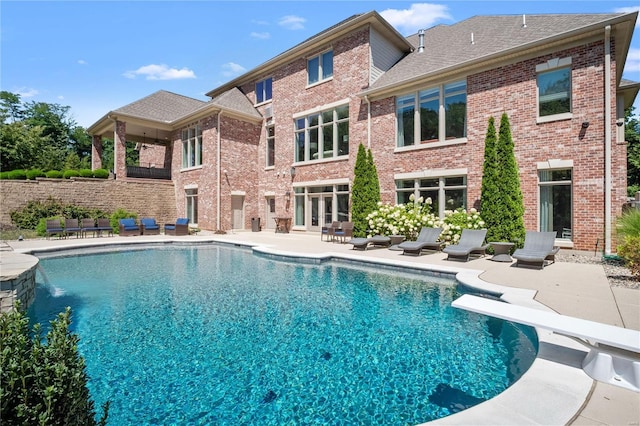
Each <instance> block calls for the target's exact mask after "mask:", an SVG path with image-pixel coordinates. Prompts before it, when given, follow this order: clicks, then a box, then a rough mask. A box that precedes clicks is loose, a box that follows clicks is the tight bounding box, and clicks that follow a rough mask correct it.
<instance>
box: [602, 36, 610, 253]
mask: <svg viewBox="0 0 640 426" xmlns="http://www.w3.org/2000/svg"><path fill="white" fill-rule="evenodd" d="M604 251H605V254H607V255H609V254H611V25H607V26H606V27H605V28H604Z"/></svg>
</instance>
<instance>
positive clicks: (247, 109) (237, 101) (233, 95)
mask: <svg viewBox="0 0 640 426" xmlns="http://www.w3.org/2000/svg"><path fill="white" fill-rule="evenodd" d="M208 103H209V105H215V106H217V107H218V108H220V109H222V110H231V111H236V112H239V113H241V114H244V115H248V116H250V117H255V118H257V119H261V118H262V115H260V113H259V112H258V111H257V110H256V108H255V107H254V106H253V104H252V103H251V101H250V100H249V98H247V97H246V96H245V95H244V93H242V92H241V91H240V89H238V88H237V87H233V88H231V89H229V90H227V91H226V92H224V93H222V94H221V95H219V96H216V97H215V98H213V99H211V100H210V101H209V102H208Z"/></svg>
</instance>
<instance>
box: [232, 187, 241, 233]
mask: <svg viewBox="0 0 640 426" xmlns="http://www.w3.org/2000/svg"><path fill="white" fill-rule="evenodd" d="M231 229H244V196H243V195H232V196H231Z"/></svg>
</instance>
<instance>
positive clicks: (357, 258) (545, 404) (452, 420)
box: [15, 236, 595, 425]
mask: <svg viewBox="0 0 640 426" xmlns="http://www.w3.org/2000/svg"><path fill="white" fill-rule="evenodd" d="M211 243H215V244H221V245H229V246H235V247H244V248H248V249H251V250H252V251H253V252H254V253H257V254H263V255H267V256H273V257H277V258H281V259H288V260H294V259H301V260H302V259H304V260H305V261H310V262H312V263H322V262H326V261H330V260H332V259H340V260H347V261H351V262H356V263H364V264H368V265H376V264H381V265H386V266H390V267H394V268H398V267H400V268H407V269H412V270H415V271H421V270H422V271H425V272H426V271H428V272H430V273H433V272H435V273H436V274H443V275H452V276H455V278H456V280H457V281H458V282H460V283H461V284H463V285H464V286H467V287H469V288H471V289H474V290H479V291H481V292H487V293H490V294H492V295H495V296H498V297H500V298H501V299H502V300H505V301H507V302H509V303H513V304H517V305H521V306H527V307H533V308H536V309H543V310H547V311H551V309H550V308H548V307H547V306H545V305H543V304H542V303H540V302H537V301H536V300H534V297H535V295H536V291H535V290H530V289H521V288H514V287H508V286H503V285H499V284H493V283H489V282H487V281H484V280H483V279H481V278H480V275H481V274H482V273H483V272H484V271H483V270H480V269H469V268H464V267H456V266H444V265H435V264H428V263H416V262H411V261H402V260H397V259H393V260H391V259H384V258H379V257H376V258H374V257H363V256H362V255H360V254H359V253H349V252H337V251H331V250H328V251H324V252H320V253H302V252H293V251H289V250H282V249H280V248H278V247H277V246H276V245H273V244H264V243H257V242H251V241H229V239H228V237H226V238H224V237H215V236H212V237H205V238H198V240H194V239H193V238H169V239H163V240H161V241H158V240H146V239H145V240H142V239H131V240H129V239H125V240H123V239H118V240H117V241H116V240H102V241H95V240H94V241H89V240H78V241H77V242H75V243H73V244H72V245H70V244H69V243H65V244H61V245H48V246H47V247H39V248H30V249H24V250H21V249H18V250H15V253H17V254H26V255H33V256H37V254H38V253H52V252H61V251H72V250H76V249H82V248H89V247H93V248H95V247H98V246H100V247H115V246H125V247H127V246H128V247H131V246H137V247H142V246H144V245H147V246H167V245H173V244H175V245H177V246H178V245H189V246H193V245H194V244H197V245H206V244H211ZM536 332H537V334H538V339H539V351H538V355H537V357H536V359H535V360H534V362H533V364H532V365H531V367H530V368H529V370H528V371H527V372H525V373H524V374H523V376H522V377H521V378H520V379H519V380H518V381H517V382H516V383H514V384H513V385H512V386H510V387H509V388H508V389H506V390H505V391H504V392H502V393H500V394H499V395H497V396H496V397H494V398H492V399H490V400H488V401H485V402H483V403H481V404H479V405H477V406H475V407H472V408H469V409H467V410H464V411H462V412H458V413H455V414H452V415H450V416H447V417H444V418H441V419H437V420H433V421H430V422H427V423H423V425H424V424H451V425H454V424H457V425H468V424H476V425H482V424H487V425H513V424H532V425H533V424H538V425H547V424H569V423H571V422H572V421H573V420H574V419H575V418H577V417H578V416H579V414H580V412H581V411H582V409H583V407H584V406H585V405H586V403H587V401H588V400H589V397H590V395H591V394H592V392H593V389H594V387H595V382H594V380H593V379H591V378H590V377H589V376H588V375H587V374H586V373H585V372H584V371H583V370H582V368H581V361H582V359H583V358H584V356H586V353H587V352H588V349H587V348H586V346H584V345H581V344H579V343H578V342H576V341H575V340H573V339H570V338H568V337H564V336H560V335H556V334H553V333H551V332H548V331H546V330H542V329H536ZM533 395H535V398H532V396H533Z"/></svg>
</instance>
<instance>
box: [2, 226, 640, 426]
mask: <svg viewBox="0 0 640 426" xmlns="http://www.w3.org/2000/svg"><path fill="white" fill-rule="evenodd" d="M170 241H179V242H181V243H188V242H205V241H218V242H225V243H232V244H239V245H250V246H255V247H256V249H257V250H261V251H267V252H270V253H275V254H281V255H286V256H294V257H295V256H298V257H300V256H304V257H309V256H310V257H319V258H323V257H331V256H334V257H341V258H347V259H355V260H360V261H368V262H378V263H384V264H392V265H399V266H402V265H406V266H411V267H414V268H424V269H430V270H440V271H443V272H450V273H460V275H458V278H459V279H461V278H462V280H464V281H465V282H466V281H467V280H468V281H470V282H473V283H474V285H477V286H479V287H484V288H486V289H487V290H490V291H498V292H500V293H504V295H505V296H504V297H505V298H506V299H507V300H508V301H509V302H511V303H516V304H522V305H528V306H535V305H537V307H542V308H544V309H549V310H553V311H556V312H558V313H561V314H564V315H570V316H574V317H578V318H584V319H588V320H592V321H598V322H602V323H606V324H611V325H616V326H620V327H626V328H631V329H635V330H640V290H630V289H625V288H611V287H610V286H609V284H608V281H607V278H606V275H605V273H604V270H603V268H602V266H600V265H596V264H577V263H566V262H560V261H558V262H556V263H555V264H553V265H550V266H548V267H546V268H544V269H543V270H531V269H524V268H516V267H514V266H513V265H510V264H508V263H506V264H505V263H499V262H492V261H490V260H489V259H488V258H482V259H476V260H472V261H470V262H464V263H463V262H452V261H447V260H445V257H446V255H444V254H442V253H435V254H429V255H423V256H419V257H412V256H403V255H402V254H401V252H397V251H391V250H388V249H380V248H373V249H369V250H366V251H356V250H352V249H351V247H352V246H351V245H349V244H338V243H330V242H323V241H320V238H319V235H318V234H317V233H290V234H275V233H274V232H273V230H265V231H261V232H244V231H242V232H236V233H230V234H224V235H214V234H208V235H206V234H205V233H201V234H200V235H198V236H188V237H170V236H164V235H158V236H146V237H145V236H139V237H102V238H84V239H76V238H69V239H66V240H25V241H12V242H9V245H10V246H11V247H12V248H13V251H12V252H9V251H1V252H0V275H2V276H3V277H6V276H9V275H12V274H13V273H15V272H16V271H19V270H20V269H21V268H23V267H24V266H25V265H28V264H29V261H28V259H26V263H25V258H24V257H23V256H21V255H20V253H32V252H35V253H37V252H39V251H48V250H60V249H64V248H69V247H83V246H84V247H86V246H93V245H105V244H106V245H111V244H114V245H118V244H138V243H149V242H170ZM539 337H540V341H541V343H540V351H539V355H538V358H537V359H536V361H535V362H534V364H533V365H532V367H531V368H530V370H529V371H528V372H527V373H526V374H525V375H524V376H523V377H522V378H521V379H520V380H519V381H518V382H517V383H516V384H514V385H513V386H512V387H510V388H509V389H508V390H507V391H505V392H503V393H502V394H500V395H499V396H498V397H496V398H493V399H492V400H490V401H487V402H485V403H483V404H480V405H478V406H476V407H474V408H472V409H470V410H466V411H464V412H462V413H458V414H456V415H453V416H449V417H447V418H444V419H441V420H439V421H437V422H434V423H442V424H476V425H479V424H492V425H497V424H504V425H513V424H540V425H541V424H544V425H551V424H554V425H555V424H574V425H638V424H640V393H637V392H633V391H630V390H626V389H623V388H620V387H616V386H612V385H609V384H605V383H601V382H595V381H593V380H592V379H591V378H590V377H588V376H587V375H586V374H585V373H584V372H583V370H582V369H581V368H580V365H581V361H582V358H583V357H584V356H585V355H586V352H587V349H586V347H585V346H583V345H581V344H579V343H577V342H576V341H574V340H572V339H569V338H566V337H562V336H558V335H555V334H552V333H549V332H546V331H544V330H539Z"/></svg>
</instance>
